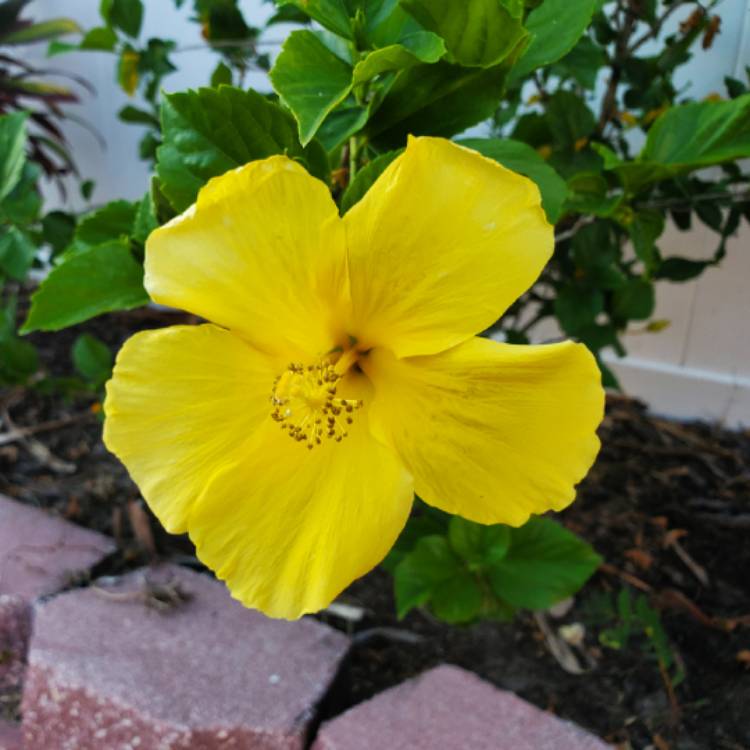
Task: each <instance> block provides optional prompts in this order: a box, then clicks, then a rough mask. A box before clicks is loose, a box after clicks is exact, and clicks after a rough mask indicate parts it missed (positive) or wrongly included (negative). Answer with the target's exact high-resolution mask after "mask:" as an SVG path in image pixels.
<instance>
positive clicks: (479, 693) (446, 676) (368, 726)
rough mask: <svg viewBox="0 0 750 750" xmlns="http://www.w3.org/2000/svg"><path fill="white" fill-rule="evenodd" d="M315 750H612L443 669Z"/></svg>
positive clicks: (341, 721) (323, 736) (343, 720)
mask: <svg viewBox="0 0 750 750" xmlns="http://www.w3.org/2000/svg"><path fill="white" fill-rule="evenodd" d="M313 750H611V748H610V746H609V745H606V744H605V743H604V742H602V741H601V740H600V739H598V738H596V737H594V736H593V735H590V734H588V733H587V732H584V731H583V730H582V729H580V728H578V727H576V726H575V725H573V724H570V723H568V722H565V721H561V720H560V719H558V718H557V717H555V716H553V715H552V714H549V713H547V712H545V711H541V710H540V709H538V708H536V707H534V706H532V705H531V704H529V703H527V702H526V701H523V700H521V699H520V698H518V697H517V696H516V695H514V694H513V693H508V692H505V691H503V690H498V689H497V688H495V687H494V686H492V685H490V684H489V683H487V682H484V681H483V680H480V679H479V678H478V677H477V676H476V675H474V674H472V673H471V672H466V671H465V670H463V669H459V668H458V667H452V666H447V665H446V666H442V667H437V668H436V669H432V670H430V671H429V672H425V673H424V674H423V675H420V676H419V677H416V678H414V679H413V680H409V681H408V682H405V683H403V684H402V685H398V686H397V687H395V688H392V689H390V690H387V691H385V692H384V693H381V694H380V695H376V696H375V697H374V698H372V699H371V700H369V701H366V702H365V703H360V704H359V705H358V706H354V708H351V709H350V710H349V711H347V712H346V713H345V714H343V715H341V716H339V717H337V718H335V719H333V720H332V721H330V722H328V723H326V724H324V725H323V726H322V727H321V730H320V732H319V735H318V739H317V740H316V742H315V744H314V745H313Z"/></svg>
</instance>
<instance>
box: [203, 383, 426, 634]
mask: <svg viewBox="0 0 750 750" xmlns="http://www.w3.org/2000/svg"><path fill="white" fill-rule="evenodd" d="M360 378H361V376H360ZM412 498H413V485H412V481H411V477H410V476H409V474H408V473H407V472H406V470H405V469H404V468H403V465H402V464H401V462H400V461H399V460H398V458H397V457H396V456H395V454H394V453H393V452H392V451H391V450H390V449H389V448H387V447H385V446H384V445H382V444H380V443H378V442H376V441H375V440H374V439H373V438H372V436H371V435H370V433H369V431H368V429H367V414H366V409H364V410H362V411H360V412H357V414H356V417H355V422H354V424H353V425H352V427H351V428H350V434H349V436H348V437H346V438H345V439H344V440H342V441H341V442H340V443H336V442H332V441H331V442H324V444H323V445H321V446H316V447H315V448H314V449H312V450H307V448H306V446H305V445H304V444H300V443H295V442H294V441H292V440H290V439H289V436H288V435H286V434H285V433H284V432H283V431H282V430H280V429H279V426H278V425H277V424H276V423H273V422H271V423H269V424H266V425H264V427H263V428H261V430H260V431H259V433H258V434H257V435H256V438H255V439H254V441H253V445H252V447H251V448H250V449H249V450H248V452H247V455H246V456H245V457H244V458H243V459H242V460H241V461H239V462H237V464H236V465H234V466H232V467H231V468H228V469H226V470H225V471H223V472H222V473H221V474H219V475H217V476H216V477H215V478H214V480H213V481H212V482H211V484H210V485H209V487H208V488H207V490H206V492H205V493H204V495H203V496H202V497H201V498H200V499H199V501H198V502H197V503H196V504H195V506H194V507H193V510H192V512H191V514H190V520H189V525H190V538H191V539H192V540H193V542H194V543H195V545H196V548H197V552H198V557H199V558H200V559H201V560H202V561H203V562H204V563H206V564H207V565H208V566H209V567H211V568H212V569H213V570H214V571H216V574H217V576H218V577H219V578H221V579H223V580H225V581H226V582H227V585H228V586H229V590H230V591H231V592H232V595H233V596H234V597H235V598H236V599H239V600H240V601H241V602H242V603H243V604H245V605H246V606H248V607H252V608H255V609H260V610H262V611H263V612H265V613H266V614H268V615H270V616H272V617H282V618H286V619H294V618H297V617H300V616H301V615H303V614H305V613H307V612H316V611H318V610H320V609H322V608H324V607H326V606H327V605H328V604H330V602H331V601H332V600H333V599H334V598H335V597H336V596H337V595H338V594H339V593H340V592H341V591H342V590H343V589H344V588H345V587H346V586H347V585H348V584H349V583H351V582H352V581H353V580H354V579H355V578H358V577H359V576H361V575H363V574H364V573H366V572H367V571H369V570H370V569H371V568H373V567H374V566H375V565H377V564H378V563H379V562H380V561H381V560H382V559H383V557H385V555H386V554H387V552H388V551H389V550H390V548H391V547H392V546H393V543H394V542H395V541H396V538H397V536H398V534H399V532H400V531H401V529H402V528H403V526H404V524H405V523H406V519H407V517H408V515H409V510H410V508H411V504H412Z"/></svg>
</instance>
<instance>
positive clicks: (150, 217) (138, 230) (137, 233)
mask: <svg viewBox="0 0 750 750" xmlns="http://www.w3.org/2000/svg"><path fill="white" fill-rule="evenodd" d="M158 226H159V222H158V220H157V218H156V206H155V205H154V198H153V195H152V194H151V191H149V192H148V193H146V194H145V195H144V196H143V198H142V200H141V202H140V203H139V204H138V208H137V210H136V212H135V217H134V219H133V228H132V230H131V236H132V237H133V239H134V240H135V241H136V242H140V243H141V244H142V245H143V244H145V243H146V240H147V239H148V236H149V235H150V234H151V232H153V231H154V229H156V228H157V227H158Z"/></svg>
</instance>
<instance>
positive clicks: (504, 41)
mask: <svg viewBox="0 0 750 750" xmlns="http://www.w3.org/2000/svg"><path fill="white" fill-rule="evenodd" d="M400 5H401V7H402V8H404V10H406V11H407V13H409V14H411V15H412V16H413V17H414V18H415V19H416V20H417V21H419V23H420V24H422V26H424V27H425V28H426V29H428V30H429V31H433V32H435V33H436V34H437V35H438V36H440V37H442V38H443V39H444V40H445V46H446V47H447V48H448V53H449V54H450V57H451V62H456V63H459V64H460V65H465V66H478V67H482V68H489V67H492V66H494V65H497V64H498V63H500V62H502V61H503V60H504V59H505V58H506V57H507V56H508V55H509V54H510V53H511V52H512V51H513V50H514V49H516V47H517V46H518V44H519V43H520V42H521V40H522V39H523V38H524V37H525V36H526V31H525V29H524V27H523V25H522V24H521V21H520V20H519V19H517V18H514V17H513V16H512V15H511V14H510V13H509V12H508V11H507V10H506V9H505V7H504V6H503V5H502V4H501V3H500V2H498V0H461V2H456V0H400Z"/></svg>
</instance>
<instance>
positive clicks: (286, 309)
mask: <svg viewBox="0 0 750 750" xmlns="http://www.w3.org/2000/svg"><path fill="white" fill-rule="evenodd" d="M145 265H146V277H145V284H146V289H147V290H148V292H149V294H150V295H151V297H152V298H153V299H154V300H155V301H157V302H161V303H163V304H165V305H170V306H172V307H178V308H182V309H184V310H188V311H190V312H192V313H195V314H196V315H200V316H201V317H203V318H206V319H208V320H210V321H212V322H214V323H218V324H219V325H222V326H225V327H227V328H230V329H232V330H235V331H238V332H241V333H242V335H243V336H244V337H246V338H247V339H248V340H249V341H251V342H252V343H253V344H254V345H255V346H257V347H258V348H260V349H262V350H264V351H268V352H288V351H297V352H305V353H308V354H312V355H317V354H320V353H323V352H327V351H330V349H332V348H333V347H334V346H335V345H337V344H339V343H341V341H340V339H341V336H342V335H343V332H341V331H338V330H336V323H337V321H340V319H341V315H340V312H339V308H340V306H341V304H343V300H344V299H345V298H346V297H347V294H348V292H347V279H346V252H345V248H344V230H343V227H342V222H341V220H340V219H339V216H338V211H337V209H336V205H335V203H334V202H333V199H332V198H331V194H330V192H329V190H328V188H327V187H326V186H325V185H324V184H323V183H322V182H320V181H319V180H316V179H315V178H313V177H311V176H310V175H309V174H308V173H307V172H306V171H305V170H304V169H303V168H302V167H301V166H300V165H299V164H297V163H296V162H294V161H292V160H291V159H288V158H287V157H285V156H273V157H271V158H269V159H264V160H262V161H254V162H251V163H250V164H246V165H245V166H243V167H240V168H239V169H235V170H233V171H231V172H227V173H226V174H224V175H222V176H221V177H216V178H214V179H213V180H211V181H210V182H209V183H208V184H207V185H206V186H205V187H204V188H203V189H202V190H201V192H200V193H199V195H198V201H197V203H196V204H195V205H194V206H191V207H190V208H189V209H188V210H187V211H186V212H185V213H184V214H182V215H181V216H179V217H177V218H176V219H174V220H173V221H171V222H170V223H169V224H167V225H166V226H164V227H162V228H161V229H157V230H156V231H155V232H153V233H152V234H151V235H150V237H149V239H148V242H147V243H146V264H145ZM344 340H345V339H344Z"/></svg>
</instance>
